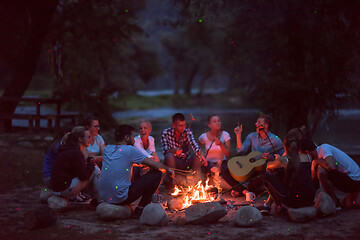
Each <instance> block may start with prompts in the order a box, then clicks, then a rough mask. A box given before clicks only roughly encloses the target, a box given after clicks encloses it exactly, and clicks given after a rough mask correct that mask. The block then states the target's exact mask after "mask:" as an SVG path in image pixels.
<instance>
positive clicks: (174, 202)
mask: <svg viewBox="0 0 360 240" xmlns="http://www.w3.org/2000/svg"><path fill="white" fill-rule="evenodd" d="M183 205H184V200H183V198H182V197H179V198H173V199H171V200H170V201H168V203H167V206H168V208H169V209H170V210H172V211H178V210H181V209H182V208H183Z"/></svg>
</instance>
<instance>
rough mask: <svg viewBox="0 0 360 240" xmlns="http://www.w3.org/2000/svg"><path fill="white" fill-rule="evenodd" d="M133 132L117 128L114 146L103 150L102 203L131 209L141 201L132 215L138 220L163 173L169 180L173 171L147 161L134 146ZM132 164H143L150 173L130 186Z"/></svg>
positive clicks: (128, 127) (149, 160) (128, 129)
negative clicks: (135, 203)
mask: <svg viewBox="0 0 360 240" xmlns="http://www.w3.org/2000/svg"><path fill="white" fill-rule="evenodd" d="M134 131H135V129H134V128H133V127H131V126H129V125H125V124H123V125H120V126H118V127H117V128H116V130H115V142H116V143H115V144H114V145H112V144H110V145H107V146H106V147H105V150H104V158H103V159H104V161H103V171H102V173H101V176H100V197H101V200H103V201H105V202H107V203H110V204H118V205H130V204H131V203H133V202H134V201H136V200H137V199H138V198H140V197H141V199H140V202H139V204H138V206H137V207H136V208H135V211H134V213H133V215H132V217H133V218H140V216H141V214H142V211H143V209H144V207H145V206H146V205H147V204H149V203H150V202H151V198H152V195H153V194H154V193H155V192H156V191H157V189H158V188H159V186H160V183H161V180H162V172H166V174H167V175H168V176H169V177H170V178H172V177H173V171H172V170H171V169H170V168H168V167H167V166H165V165H164V164H162V163H160V162H155V161H154V160H152V159H150V158H147V157H146V156H145V155H144V154H143V153H141V152H140V151H139V150H138V149H136V148H135V147H134V146H133V145H134ZM134 164H138V165H140V164H144V165H147V166H149V167H150V168H151V170H150V171H149V172H147V173H146V174H144V175H143V176H140V177H139V178H138V179H136V180H135V181H134V182H131V168H132V166H133V165H134Z"/></svg>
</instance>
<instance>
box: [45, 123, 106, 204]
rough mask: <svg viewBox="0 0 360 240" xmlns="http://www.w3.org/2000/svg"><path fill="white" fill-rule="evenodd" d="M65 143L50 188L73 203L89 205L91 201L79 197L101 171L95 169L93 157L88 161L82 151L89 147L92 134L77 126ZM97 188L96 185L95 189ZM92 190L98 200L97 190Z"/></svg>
mask: <svg viewBox="0 0 360 240" xmlns="http://www.w3.org/2000/svg"><path fill="white" fill-rule="evenodd" d="M64 141H65V144H64V145H61V146H60V147H59V154H58V155H57V157H56V159H55V163H54V167H53V170H52V172H51V178H50V187H51V189H52V190H53V191H54V194H55V195H58V196H60V197H63V198H66V199H70V201H71V202H73V203H77V204H82V203H89V202H90V200H91V199H88V198H85V197H84V196H81V197H79V196H78V195H79V193H80V192H81V191H82V190H83V189H85V188H86V187H89V186H90V183H91V182H92V181H93V180H94V181H96V180H97V178H98V177H99V176H98V175H99V171H100V170H99V169H98V168H97V167H95V163H94V160H93V159H92V158H91V157H89V158H88V159H87V160H86V159H85V157H84V155H83V153H82V149H84V148H86V147H87V146H89V141H90V132H89V131H88V130H86V128H85V127H83V126H76V127H74V128H73V130H72V131H71V133H67V134H66V135H65V136H64ZM96 186H97V185H96V184H94V188H96ZM92 190H93V191H92V194H93V198H96V197H97V196H96V193H97V189H92Z"/></svg>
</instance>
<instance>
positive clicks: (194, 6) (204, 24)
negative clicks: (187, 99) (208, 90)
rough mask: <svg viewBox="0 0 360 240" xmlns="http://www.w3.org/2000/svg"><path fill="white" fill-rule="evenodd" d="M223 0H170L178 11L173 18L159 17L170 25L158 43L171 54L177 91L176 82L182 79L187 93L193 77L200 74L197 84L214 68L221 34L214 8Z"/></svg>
mask: <svg viewBox="0 0 360 240" xmlns="http://www.w3.org/2000/svg"><path fill="white" fill-rule="evenodd" d="M222 4H223V1H209V0H208V1H201V0H194V1H187V0H183V1H174V6H175V10H176V11H177V13H178V15H179V19H176V20H172V21H171V20H168V19H165V20H163V24H165V25H166V24H167V25H170V26H172V27H173V28H174V30H173V31H170V33H169V34H164V36H163V39H162V44H163V45H164V47H165V48H166V50H167V52H168V53H169V55H170V56H171V57H172V58H173V64H172V73H173V76H174V79H175V81H177V83H175V85H176V89H175V92H176V93H178V88H179V87H180V86H179V82H184V86H183V87H184V92H185V94H187V95H190V91H191V87H192V86H193V83H194V81H195V79H196V78H200V88H201V90H203V88H204V83H205V81H206V80H208V79H209V78H210V77H212V76H213V75H216V73H217V72H218V69H217V65H218V60H217V54H218V51H219V50H220V49H221V48H220V46H221V43H222V42H223V37H224V35H223V34H221V32H220V31H219V29H220V25H219V24H217V21H216V20H217V19H216V18H215V16H214V11H215V10H216V9H218V8H221V5H222Z"/></svg>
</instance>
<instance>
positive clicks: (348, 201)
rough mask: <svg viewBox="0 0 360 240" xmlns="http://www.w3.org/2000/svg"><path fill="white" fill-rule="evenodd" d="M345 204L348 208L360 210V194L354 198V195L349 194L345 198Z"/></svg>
mask: <svg viewBox="0 0 360 240" xmlns="http://www.w3.org/2000/svg"><path fill="white" fill-rule="evenodd" d="M343 204H344V206H345V207H347V208H360V194H358V195H357V196H356V195H355V196H354V194H353V193H349V194H348V195H347V196H346V197H344V199H343Z"/></svg>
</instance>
